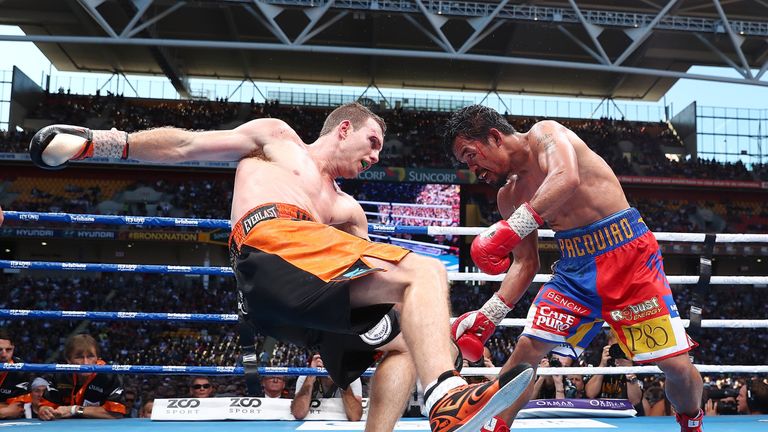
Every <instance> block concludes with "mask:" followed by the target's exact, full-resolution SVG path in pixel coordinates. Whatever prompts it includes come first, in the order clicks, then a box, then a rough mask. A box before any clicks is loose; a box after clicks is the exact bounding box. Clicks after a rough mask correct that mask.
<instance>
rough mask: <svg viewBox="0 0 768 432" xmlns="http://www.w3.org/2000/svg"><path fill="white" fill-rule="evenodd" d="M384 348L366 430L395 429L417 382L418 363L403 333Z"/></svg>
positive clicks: (376, 376) (374, 376) (373, 382)
mask: <svg viewBox="0 0 768 432" xmlns="http://www.w3.org/2000/svg"><path fill="white" fill-rule="evenodd" d="M381 350H382V351H385V352H386V354H385V355H384V359H383V360H382V361H381V362H380V363H379V365H378V366H376V373H375V374H374V375H373V378H372V380H371V397H370V398H369V400H368V401H369V402H368V422H367V423H366V425H365V430H366V432H378V431H382V432H385V431H386V432H389V431H392V430H394V428H395V424H396V423H397V419H398V418H400V416H401V415H403V411H404V410H405V406H406V404H407V402H408V399H409V397H410V396H411V393H412V392H413V389H414V385H415V383H416V367H415V365H414V364H413V359H412V358H411V356H410V354H409V353H408V348H407V347H406V345H405V340H404V339H403V337H402V335H400V336H398V337H397V338H396V339H395V340H393V341H392V342H390V343H388V344H386V345H384V346H383V347H381Z"/></svg>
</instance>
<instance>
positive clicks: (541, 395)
mask: <svg viewBox="0 0 768 432" xmlns="http://www.w3.org/2000/svg"><path fill="white" fill-rule="evenodd" d="M571 362H572V360H571V359H570V358H569V357H562V356H559V355H557V354H551V355H550V356H549V357H544V358H543V359H541V361H540V362H539V367H553V368H555V367H563V366H570V364H571ZM565 397H566V396H565V380H564V379H563V376H562V375H539V376H538V377H537V378H536V382H535V383H534V384H533V397H532V399H565Z"/></svg>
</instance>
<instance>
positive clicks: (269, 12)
mask: <svg viewBox="0 0 768 432" xmlns="http://www.w3.org/2000/svg"><path fill="white" fill-rule="evenodd" d="M251 1H252V2H253V4H255V5H256V7H258V8H259V10H260V11H261V13H262V14H264V17H265V18H266V20H264V19H261V17H260V16H259V15H258V14H257V13H256V11H254V10H253V8H251V7H247V8H246V9H247V10H248V11H249V12H251V14H252V15H253V16H255V17H257V18H259V19H260V21H261V23H262V24H264V26H265V27H267V29H268V30H269V31H270V32H272V34H273V35H275V37H276V38H278V39H279V40H280V42H282V43H283V44H285V45H293V44H292V43H291V40H290V39H288V36H287V35H286V34H285V32H284V31H283V29H282V28H280V25H279V24H278V23H277V21H275V17H276V16H278V15H280V14H281V13H282V12H283V11H284V10H285V8H282V7H280V6H273V5H271V4H266V3H262V2H260V1H257V0H251Z"/></svg>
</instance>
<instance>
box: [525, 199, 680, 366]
mask: <svg viewBox="0 0 768 432" xmlns="http://www.w3.org/2000/svg"><path fill="white" fill-rule="evenodd" d="M555 240H556V241H557V244H558V247H559V248H560V257H561V258H560V260H559V261H558V262H557V264H556V265H555V269H554V270H555V271H554V275H553V277H552V280H550V281H549V282H547V283H546V284H544V286H543V287H542V288H541V290H540V291H539V293H538V295H537V296H536V299H535V300H534V301H533V306H532V307H531V309H530V310H529V311H528V318H527V323H526V326H525V330H523V334H524V335H526V336H529V337H531V338H535V339H539V340H542V341H546V342H554V343H557V344H558V346H557V347H555V348H554V349H553V350H552V351H553V352H555V353H557V354H560V355H565V356H569V357H572V358H577V357H578V356H579V355H581V353H582V352H583V351H584V349H585V348H586V347H587V345H589V342H590V341H591V340H592V339H593V338H594V337H595V335H597V334H598V333H599V332H600V329H601V327H602V324H603V321H606V322H607V323H608V324H609V325H610V326H611V328H612V329H613V331H614V332H615V333H616V335H617V336H618V340H619V345H620V346H621V348H622V350H623V351H624V352H625V353H626V354H630V355H631V357H630V356H627V357H628V358H631V359H632V360H633V361H634V362H636V363H644V362H650V361H658V360H661V359H664V358H667V357H672V356H675V355H678V354H681V353H685V352H688V350H689V349H690V348H691V347H692V346H694V345H695V344H694V343H693V342H692V341H691V340H690V338H688V335H687V334H686V333H685V328H684V327H683V323H682V321H681V320H680V315H679V314H678V312H677V306H676V305H675V301H674V300H673V299H672V291H671V290H670V288H669V283H668V282H667V278H666V276H665V275H664V268H663V264H662V261H661V252H660V251H659V245H658V243H656V238H655V237H654V236H653V234H652V233H651V232H650V231H649V230H648V227H647V226H646V225H645V223H643V220H642V218H641V217H640V213H639V212H638V211H637V210H635V209H634V208H631V209H628V210H624V211H621V212H618V213H616V214H614V215H611V216H609V217H607V218H605V219H601V220H600V221H598V222H595V223H593V224H590V225H588V226H586V227H584V228H577V229H572V230H567V231H560V232H558V233H556V234H555Z"/></svg>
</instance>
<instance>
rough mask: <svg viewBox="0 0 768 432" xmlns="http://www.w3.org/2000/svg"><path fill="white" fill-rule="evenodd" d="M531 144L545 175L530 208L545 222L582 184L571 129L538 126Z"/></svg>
mask: <svg viewBox="0 0 768 432" xmlns="http://www.w3.org/2000/svg"><path fill="white" fill-rule="evenodd" d="M529 134H530V135H529V138H528V139H529V140H530V142H531V145H532V147H533V148H534V149H535V151H536V154H537V155H538V162H539V167H540V168H541V170H542V171H543V172H544V173H546V177H545V178H544V181H543V182H542V183H541V186H539V188H538V189H537V190H536V193H534V195H533V198H531V199H530V201H529V204H530V206H531V207H533V209H534V210H535V211H536V212H537V213H538V214H539V215H540V216H541V217H542V218H543V219H544V220H547V219H551V218H554V217H555V216H556V215H557V214H558V212H559V209H560V207H561V206H562V205H563V204H564V203H565V202H566V201H567V200H568V199H569V198H570V197H571V195H572V194H573V191H574V190H575V189H576V188H577V187H578V185H579V183H580V181H581V180H580V179H579V164H578V160H577V158H576V151H575V150H574V148H573V145H572V144H571V142H570V140H569V139H568V129H566V128H565V126H563V125H561V124H559V123H557V122H555V121H551V120H546V121H542V122H539V123H536V124H535V125H534V126H533V127H532V128H531V130H530V132H529Z"/></svg>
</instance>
